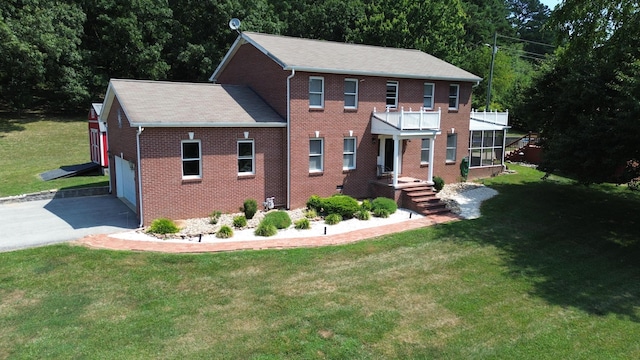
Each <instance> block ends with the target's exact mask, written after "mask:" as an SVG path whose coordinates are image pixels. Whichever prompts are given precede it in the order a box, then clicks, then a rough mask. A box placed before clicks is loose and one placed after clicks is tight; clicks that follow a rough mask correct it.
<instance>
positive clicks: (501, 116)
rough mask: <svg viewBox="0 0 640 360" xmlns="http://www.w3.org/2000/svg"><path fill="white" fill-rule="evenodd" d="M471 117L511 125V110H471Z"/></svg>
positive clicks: (496, 123) (491, 122)
mask: <svg viewBox="0 0 640 360" xmlns="http://www.w3.org/2000/svg"><path fill="white" fill-rule="evenodd" d="M471 119H472V120H479V121H484V122H486V123H490V124H495V125H501V126H508V125H509V111H508V110H507V111H505V112H497V111H489V112H487V111H475V110H471Z"/></svg>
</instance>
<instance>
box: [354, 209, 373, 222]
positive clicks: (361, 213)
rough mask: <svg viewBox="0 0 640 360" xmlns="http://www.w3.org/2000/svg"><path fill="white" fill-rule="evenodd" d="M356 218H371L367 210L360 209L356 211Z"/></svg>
mask: <svg viewBox="0 0 640 360" xmlns="http://www.w3.org/2000/svg"><path fill="white" fill-rule="evenodd" d="M356 219H358V220H369V219H371V213H370V212H369V210H364V209H360V210H358V212H356Z"/></svg>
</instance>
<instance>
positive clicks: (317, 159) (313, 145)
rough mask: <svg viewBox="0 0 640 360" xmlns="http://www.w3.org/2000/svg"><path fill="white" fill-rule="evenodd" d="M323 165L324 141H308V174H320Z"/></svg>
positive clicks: (317, 139)
mask: <svg viewBox="0 0 640 360" xmlns="http://www.w3.org/2000/svg"><path fill="white" fill-rule="evenodd" d="M323 164H324V141H323V140H322V139H321V138H313V139H309V172H311V173H312V172H322V171H323V169H324V167H323Z"/></svg>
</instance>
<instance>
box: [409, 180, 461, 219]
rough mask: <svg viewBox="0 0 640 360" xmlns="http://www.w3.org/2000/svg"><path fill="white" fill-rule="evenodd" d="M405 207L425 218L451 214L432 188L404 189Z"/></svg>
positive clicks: (422, 186)
mask: <svg viewBox="0 0 640 360" xmlns="http://www.w3.org/2000/svg"><path fill="white" fill-rule="evenodd" d="M402 198H403V207H405V208H407V209H410V210H413V211H415V212H417V213H420V214H422V215H425V216H429V215H435V214H443V213H449V212H450V210H449V209H448V208H447V206H446V204H445V203H444V202H442V201H441V200H440V198H438V197H437V196H436V193H435V191H434V190H433V187H432V186H424V185H417V186H412V187H407V188H404V189H402Z"/></svg>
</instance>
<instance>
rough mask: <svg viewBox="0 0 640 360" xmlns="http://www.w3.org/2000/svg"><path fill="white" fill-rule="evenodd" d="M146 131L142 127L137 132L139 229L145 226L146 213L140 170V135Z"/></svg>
mask: <svg viewBox="0 0 640 360" xmlns="http://www.w3.org/2000/svg"><path fill="white" fill-rule="evenodd" d="M143 131H144V128H143V127H142V126H138V131H136V152H137V154H138V164H137V166H136V167H137V168H138V208H139V209H140V224H139V225H138V227H143V226H144V212H143V211H142V170H141V169H140V134H142V132H143Z"/></svg>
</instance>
